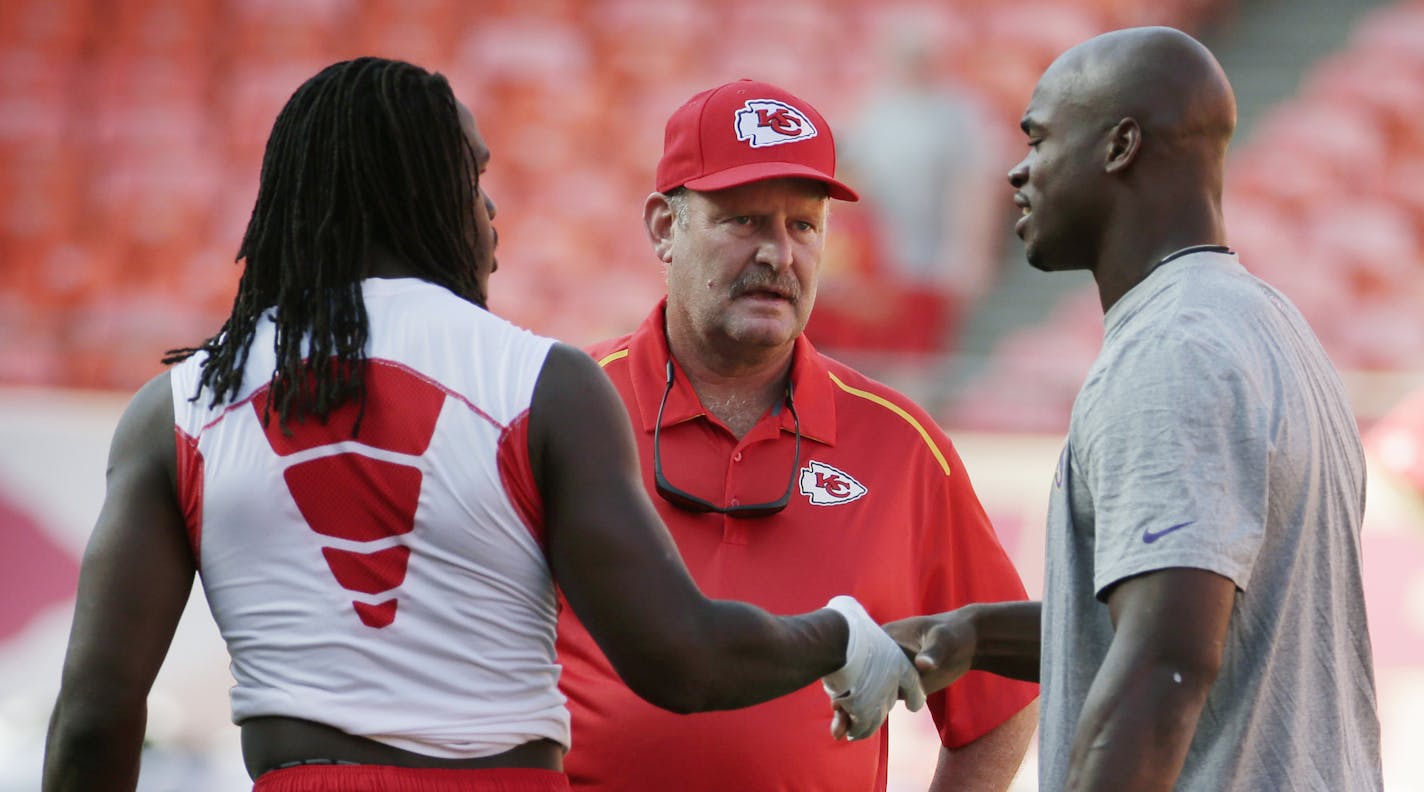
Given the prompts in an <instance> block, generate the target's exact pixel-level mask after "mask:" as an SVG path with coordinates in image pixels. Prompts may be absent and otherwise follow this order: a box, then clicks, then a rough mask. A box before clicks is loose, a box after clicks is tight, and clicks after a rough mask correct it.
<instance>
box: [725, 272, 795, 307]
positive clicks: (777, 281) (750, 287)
mask: <svg viewBox="0 0 1424 792" xmlns="http://www.w3.org/2000/svg"><path fill="white" fill-rule="evenodd" d="M759 291H767V292H774V293H776V294H780V295H781V296H783V297H785V298H786V299H788V300H790V301H791V302H796V301H797V300H800V299H801V283H800V282H799V281H797V280H796V279H795V278H793V277H791V276H789V275H786V276H781V277H778V276H777V275H776V273H774V272H770V271H768V270H765V269H760V268H757V269H751V270H748V271H747V272H744V273H742V275H741V276H740V277H739V278H737V279H736V281H734V282H733V283H732V297H733V298H736V297H741V296H742V295H744V294H750V293H751V292H759Z"/></svg>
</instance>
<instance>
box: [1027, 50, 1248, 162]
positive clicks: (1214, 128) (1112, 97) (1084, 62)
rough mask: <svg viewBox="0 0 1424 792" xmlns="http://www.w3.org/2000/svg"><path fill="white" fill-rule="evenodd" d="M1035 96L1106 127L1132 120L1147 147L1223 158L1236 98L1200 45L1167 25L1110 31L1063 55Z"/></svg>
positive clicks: (1206, 51)
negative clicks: (1192, 147) (1190, 147)
mask: <svg viewBox="0 0 1424 792" xmlns="http://www.w3.org/2000/svg"><path fill="white" fill-rule="evenodd" d="M1039 92H1045V93H1047V94H1049V95H1050V97H1049V98H1056V99H1058V100H1059V101H1061V102H1063V103H1064V104H1065V105H1068V106H1070V107H1072V108H1073V109H1074V110H1075V111H1077V112H1078V113H1080V114H1082V116H1083V117H1084V120H1088V119H1094V120H1096V121H1098V122H1101V123H1104V124H1112V123H1115V122H1117V121H1118V120H1120V119H1123V118H1133V119H1135V120H1136V121H1137V124H1138V125H1139V126H1140V127H1141V128H1142V132H1143V135H1144V137H1146V138H1147V139H1148V141H1151V142H1162V143H1168V144H1200V145H1201V146H1203V147H1204V148H1205V149H1206V150H1207V151H1217V152H1219V153H1220V154H1223V155H1224V153H1225V150H1226V146H1227V143H1228V142H1229V141H1230V140H1231V134H1232V132H1233V131H1234V130H1235V128H1236V98H1235V96H1234V95H1233V94H1232V91H1231V84H1230V83H1229V82H1227V79H1226V73H1225V72H1224V71H1223V70H1222V68H1221V64H1220V63H1218V62H1217V60H1216V58H1215V57H1214V56H1213V55H1212V54H1211V52H1210V51H1209V50H1207V48H1206V47H1204V46H1202V44H1201V42H1199V41H1197V40H1196V39H1194V38H1192V37H1191V36H1188V35H1187V34H1185V33H1183V32H1181V31H1180V30H1175V29H1173V28H1168V27H1141V28H1129V29H1127V30H1116V31H1113V32H1111V33H1104V34H1103V35H1101V36H1097V37H1095V38H1091V39H1089V40H1087V41H1085V42H1083V43H1082V44H1079V45H1078V46H1076V47H1073V48H1072V49H1070V50H1068V51H1067V52H1065V53H1063V55H1061V56H1060V57H1059V58H1058V59H1057V60H1056V61H1054V62H1053V65H1051V66H1049V67H1048V71H1046V72H1044V75H1043V78H1042V79H1041V80H1040V81H1039V86H1038V90H1037V91H1036V92H1035V94H1037V93H1039Z"/></svg>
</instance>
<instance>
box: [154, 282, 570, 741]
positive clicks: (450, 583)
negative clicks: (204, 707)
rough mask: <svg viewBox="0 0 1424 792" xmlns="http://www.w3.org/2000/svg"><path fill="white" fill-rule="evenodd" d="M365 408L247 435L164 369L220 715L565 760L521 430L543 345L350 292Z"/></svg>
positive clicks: (264, 341) (269, 350)
mask: <svg viewBox="0 0 1424 792" xmlns="http://www.w3.org/2000/svg"><path fill="white" fill-rule="evenodd" d="M363 291H364V294H365V303H366V310H367V312H368V315H369V318H370V340H369V342H368V344H367V353H368V356H369V360H370V364H369V366H368V367H367V371H366V388H367V400H366V405H365V411H364V414H363V415H362V417H361V427H360V434H359V435H358V436H357V437H356V438H355V439H352V437H351V428H352V420H353V419H354V418H355V416H356V412H357V407H356V405H354V404H351V405H347V406H344V407H342V408H341V409H339V410H336V411H335V412H333V414H332V415H331V417H330V419H329V420H328V421H327V423H326V424H325V425H323V424H321V423H320V422H318V421H316V420H313V419H307V420H306V421H304V422H298V421H297V420H295V419H293V420H291V421H290V422H289V426H288V431H289V434H287V433H284V432H283V431H282V429H281V428H280V426H279V422H278V420H277V417H276V415H275V412H274V414H273V416H272V419H271V421H270V423H269V424H268V425H267V426H266V427H265V428H264V426H263V425H262V414H263V410H264V407H265V405H266V403H267V397H268V381H269V379H270V377H271V373H272V370H273V364H274V353H273V335H274V327H273V324H272V322H271V321H270V318H269V319H264V321H263V322H262V323H261V324H260V325H259V327H258V330H257V333H256V337H255V338H254V339H253V341H252V345H251V349H250V355H251V357H250V358H249V360H248V363H247V367H246V370H245V374H244V378H243V385H242V390H241V392H240V393H239V394H238V396H237V398H235V399H234V400H233V401H232V402H230V403H225V404H220V405H219V406H218V407H216V408H210V407H209V406H208V404H209V402H210V401H211V395H210V393H209V392H207V391H204V392H203V393H202V394H201V395H200V397H199V398H198V400H196V401H193V400H191V397H192V396H193V394H194V393H195V392H196V391H197V386H198V376H199V357H200V356H194V357H193V358H190V359H189V360H187V361H185V362H184V363H182V364H181V365H179V366H177V367H175V368H174V369H173V370H172V374H171V381H172V387H173V406H174V416H175V422H176V424H177V426H176V432H177V442H178V458H179V496H180V499H181V500H182V502H183V507H184V511H185V514H186V517H187V524H188V530H189V535H190V538H191V540H192V542H193V547H194V552H195V553H196V556H197V559H198V568H199V573H200V575H201V578H202V582H203V589H204V591H205V593H206V594H207V599H208V604H209V606H210V607H211V608H212V612H213V617H214V619H215V620H216V621H217V624H218V627H219V629H220V630H221V632H222V635H223V638H224V640H226V641H227V647H228V652H229V653H230V655H231V657H232V674H233V677H234V678H235V679H236V682H237V684H236V686H235V687H234V688H233V690H232V712H233V720H234V721H235V722H241V721H242V720H244V719H246V718H249V717H254V716H261V715H281V716H289V717H296V718H305V719H308V720H313V721H317V722H320V723H324V724H328V725H331V726H334V727H336V728H338V729H341V730H342V731H344V732H347V733H350V734H356V735H361V736H364V737H368V738H370V739H374V740H377V741H379V742H382V743H386V744H388V745H393V746H396V747H398V748H403V749H406V750H410V751H415V752H418V753H422V754H426V755H429V756H438V757H445V758H460V757H478V756H487V755H491V754H495V753H499V752H501V751H504V750H507V749H509V748H512V747H514V746H516V745H519V744H521V743H524V742H527V741H529V740H533V739H537V738H548V739H552V740H556V741H558V742H560V743H562V744H563V745H565V746H567V745H568V744H569V716H568V711H567V709H566V708H565V706H564V698H563V696H562V695H561V694H560V693H559V691H558V676H559V668H558V665H557V664H556V661H555V656H554V627H555V623H556V605H555V597H554V589H553V582H552V579H551V576H550V573H549V567H548V563H547V561H546V557H545V553H544V543H543V523H542V505H541V503H540V501H539V498H538V493H537V491H536V490H535V487H534V484H533V478H532V475H531V473H530V469H529V461H528V442H527V417H528V410H529V403H530V400H531V398H532V395H533V390H534V383H535V381H536V379H537V378H538V376H539V372H540V371H541V369H542V367H543V364H544V360H545V357H546V356H547V354H548V351H549V348H550V346H551V345H552V344H553V341H552V340H550V339H547V338H542V337H539V336H536V335H533V334H532V333H529V332H527V331H525V330H521V329H519V328H517V327H515V326H514V325H511V324H509V323H508V322H506V321H504V320H502V319H500V318H498V317H495V316H493V315H491V314H490V313H488V312H486V311H484V310H481V309H479V308H477V307H475V306H474V305H471V304H469V303H467V302H465V301H463V300H461V299H459V298H458V297H456V296H454V295H453V294H452V293H450V292H449V291H447V290H445V289H443V288H441V287H438V286H435V285H432V284H429V283H426V282H424V281H420V280H415V279H400V280H381V279H371V280H367V281H365V282H364V283H363Z"/></svg>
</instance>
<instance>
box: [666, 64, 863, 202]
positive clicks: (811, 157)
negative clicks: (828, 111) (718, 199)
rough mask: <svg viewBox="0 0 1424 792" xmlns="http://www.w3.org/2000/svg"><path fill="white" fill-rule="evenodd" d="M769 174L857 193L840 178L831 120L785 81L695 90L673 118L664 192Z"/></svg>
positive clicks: (843, 195)
mask: <svg viewBox="0 0 1424 792" xmlns="http://www.w3.org/2000/svg"><path fill="white" fill-rule="evenodd" d="M787 143H794V144H795V145H791V146H788V145H785V144H787ZM766 179H810V180H812V181H818V182H821V183H822V184H824V185H826V194H827V195H829V196H830V197H832V198H836V199H838V200H842V201H854V200H856V198H857V196H856V194H855V191H854V190H852V189H851V188H849V187H847V186H846V185H844V184H842V183H841V182H840V181H838V180H837V179H836V141H835V137H834V133H832V131H831V127H830V125H829V124H827V123H826V119H825V118H823V117H822V116H821V114H820V113H819V112H817V110H816V108H815V107H813V106H811V105H810V104H808V103H807V102H805V101H803V100H801V99H798V98H797V97H795V96H793V95H792V94H791V92H790V91H787V90H786V89H784V88H778V87H776V86H775V85H772V84H771V83H764V82H758V81H756V80H736V81H734V82H729V83H726V84H723V85H719V86H717V87H716V88H712V89H709V90H706V91H702V92H700V93H698V94H695V95H694V96H693V97H692V98H691V99H688V100H687V101H686V102H685V103H683V105H682V106H681V107H679V108H678V109H677V110H676V111H674V112H673V114H672V116H670V117H669V118H668V122H667V129H666V130H665V131H664V133H663V158H662V159H661V160H659V161H658V173H657V182H656V183H657V190H658V192H662V193H665V192H667V191H668V190H671V189H674V188H676V187H686V188H688V189H689V190H705V191H711V190H726V189H730V188H732V187H739V186H741V185H743V184H751V183H752V182H758V181H763V180H766Z"/></svg>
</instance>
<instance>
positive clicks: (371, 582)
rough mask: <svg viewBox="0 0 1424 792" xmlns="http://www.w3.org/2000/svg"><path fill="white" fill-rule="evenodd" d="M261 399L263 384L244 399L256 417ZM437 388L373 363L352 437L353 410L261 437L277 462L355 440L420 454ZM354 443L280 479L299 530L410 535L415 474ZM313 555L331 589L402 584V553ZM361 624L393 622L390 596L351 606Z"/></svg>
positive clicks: (396, 549) (435, 413)
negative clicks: (322, 562) (303, 526)
mask: <svg viewBox="0 0 1424 792" xmlns="http://www.w3.org/2000/svg"><path fill="white" fill-rule="evenodd" d="M269 395H270V393H269V389H268V388H263V389H262V390H261V391H260V392H259V393H258V394H257V395H256V396H255V397H254V398H253V400H252V406H253V409H255V410H256V411H257V414H258V416H259V417H260V416H261V415H262V414H263V412H264V411H265V410H266V408H267V399H268V396H269ZM445 396H446V394H445V391H444V390H443V389H442V388H441V387H440V386H439V385H437V384H435V383H433V382H431V381H430V380H428V379H426V378H425V377H422V376H421V375H420V374H418V373H416V372H414V371H411V370H410V369H407V368H405V367H403V366H401V365H399V364H396V363H392V362H390V361H383V360H372V361H370V362H369V363H368V365H367V367H366V409H365V413H364V414H363V415H362V416H361V433H360V435H359V436H358V437H356V438H354V440H353V438H352V437H351V426H352V423H353V421H355V419H356V415H357V411H358V409H359V407H358V405H357V404H355V403H354V402H353V403H350V404H346V405H343V406H342V407H340V408H338V409H336V410H333V411H332V412H331V415H330V416H329V418H328V419H327V420H326V422H324V423H323V422H321V421H318V420H315V419H311V418H308V419H306V420H303V421H298V420H292V421H289V422H288V425H287V430H286V431H285V432H284V431H283V429H282V427H281V426H280V422H278V421H276V420H272V421H271V422H270V423H269V424H268V425H267V426H266V427H265V428H264V432H265V434H266V437H267V442H268V443H269V444H270V445H271V447H272V450H273V451H275V452H276V453H277V454H278V455H279V456H289V455H291V454H295V453H298V452H302V451H311V450H313V449H321V448H324V447H326V446H335V444H337V443H350V442H355V443H359V444H360V446H367V447H371V448H379V449H381V450H384V451H391V452H395V453H398V454H408V455H411V456H419V455H421V454H423V453H424V452H425V449H426V448H428V447H429V446H430V440H431V438H432V437H434V435H435V423H436V421H437V420H438V419H439V417H440V409H441V407H442V406H443V405H444V403H445ZM360 446H351V445H347V446H345V447H333V448H332V449H331V451H332V453H330V454H327V455H322V456H316V457H314V458H311V459H305V460H303V461H301V462H297V463H295V464H293V465H291V466H289V467H288V468H287V469H286V470H285V471H283V474H282V477H283V479H285V481H286V482H287V489H288V491H290V492H291V493H292V499H293V500H294V501H296V504H297V509H298V510H299V511H300V512H301V514H302V518H303V519H305V520H306V523H307V525H308V526H309V527H310V528H311V529H312V530H313V531H315V532H316V533H318V534H321V535H322V536H331V537H335V538H338V539H345V540H347V541H350V542H377V541H383V540H389V539H390V538H391V537H397V536H402V535H404V534H407V533H410V531H411V530H412V529H414V527H415V512H416V509H417V508H418V506H419V503H420V486H421V481H422V474H421V471H420V468H418V467H415V466H413V465H409V464H402V463H400V462H392V461H389V460H385V459H377V458H375V457H373V456H369V455H368V453H367V452H365V451H364V450H363V449H362V448H361V447H360ZM321 552H322V556H323V557H324V558H325V559H326V564H327V567H328V568H329V569H330V570H331V574H332V577H334V578H335V580H336V582H337V584H338V585H340V586H341V587H342V588H344V589H346V590H348V591H354V592H357V593H360V594H367V595H374V594H381V593H384V592H388V591H393V590H395V589H396V588H398V587H399V586H400V585H401V583H403V582H405V575H406V568H407V564H408V562H409V559H410V548H409V547H406V546H404V545H399V544H397V545H394V546H386V547H383V548H381V549H379V550H373V551H371V552H368V553H362V552H357V551H353V550H346V549H341V548H336V547H323V548H322V549H321ZM351 605H352V607H353V608H354V609H355V611H356V615H357V616H358V617H359V618H360V619H361V623H362V624H365V625H366V626H368V627H373V628H376V629H380V628H382V627H387V626H389V625H390V624H391V623H392V622H394V621H395V618H396V605H397V598H395V597H392V598H390V599H387V600H385V601H383V602H380V603H376V604H371V603H368V602H362V601H360V600H352V602H351Z"/></svg>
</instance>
